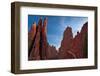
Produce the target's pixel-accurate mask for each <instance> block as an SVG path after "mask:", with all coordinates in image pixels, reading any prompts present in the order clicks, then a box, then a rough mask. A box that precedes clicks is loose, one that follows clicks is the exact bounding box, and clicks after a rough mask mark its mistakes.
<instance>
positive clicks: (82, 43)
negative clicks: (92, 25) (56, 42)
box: [58, 23, 88, 59]
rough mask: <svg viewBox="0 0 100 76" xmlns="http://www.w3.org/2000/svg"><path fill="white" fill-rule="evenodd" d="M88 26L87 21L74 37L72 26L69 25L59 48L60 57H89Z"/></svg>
mask: <svg viewBox="0 0 100 76" xmlns="http://www.w3.org/2000/svg"><path fill="white" fill-rule="evenodd" d="M87 27H88V23H85V24H84V25H83V27H82V29H81V32H77V35H76V36H75V37H74V38H73V34H72V29H71V27H67V29H66V30H65V31H64V35H63V40H62V42H61V47H60V48H59V55H58V56H59V58H62V59H71V58H87V38H88V37H87V30H88V29H87Z"/></svg>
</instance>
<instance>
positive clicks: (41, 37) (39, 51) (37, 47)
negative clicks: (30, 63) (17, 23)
mask: <svg viewBox="0 0 100 76" xmlns="http://www.w3.org/2000/svg"><path fill="white" fill-rule="evenodd" d="M35 26H36V23H34V24H33V26H32V28H31V30H30V32H29V35H28V36H29V38H28V39H29V40H28V43H29V44H28V46H29V47H28V50H29V55H28V59H29V60H45V59H55V58H57V55H58V54H57V51H56V48H55V47H53V46H50V45H49V44H48V42H47V18H45V19H44V22H43V25H42V18H40V20H39V22H38V25H37V26H36V27H35ZM33 35H34V36H33ZM30 45H31V46H30Z"/></svg>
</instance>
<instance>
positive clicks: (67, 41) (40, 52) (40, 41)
mask: <svg viewBox="0 0 100 76" xmlns="http://www.w3.org/2000/svg"><path fill="white" fill-rule="evenodd" d="M47 21H48V19H47V18H45V19H44V21H42V18H40V20H39V22H38V24H37V25H36V23H35V22H34V23H33V24H32V27H31V29H30V31H29V33H28V60H50V59H73V58H87V57H88V53H87V51H88V50H87V49H88V48H87V40H88V39H87V38H88V36H87V35H88V34H87V32H88V22H86V23H85V24H84V25H83V27H82V29H81V31H80V32H77V35H76V36H75V37H73V33H72V28H71V27H69V26H68V27H67V28H66V29H65V31H64V34H63V39H62V41H61V46H60V48H59V49H58V50H56V48H55V46H53V45H52V46H51V45H49V43H48V40H47Z"/></svg>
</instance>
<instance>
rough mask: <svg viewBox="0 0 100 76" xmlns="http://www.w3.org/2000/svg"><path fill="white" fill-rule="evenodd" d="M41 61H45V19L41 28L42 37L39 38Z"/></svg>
mask: <svg viewBox="0 0 100 76" xmlns="http://www.w3.org/2000/svg"><path fill="white" fill-rule="evenodd" d="M41 38H42V39H41V40H42V42H41V46H42V49H41V53H40V54H41V59H46V52H47V18H45V19H44V22H43V27H42V36H41Z"/></svg>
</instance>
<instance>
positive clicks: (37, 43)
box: [29, 18, 42, 60]
mask: <svg viewBox="0 0 100 76" xmlns="http://www.w3.org/2000/svg"><path fill="white" fill-rule="evenodd" d="M41 29H42V18H40V19H39V22H38V25H37V31H36V36H35V39H34V42H33V45H32V50H31V53H30V55H29V60H40V59H41V57H40V51H41V31H42V30H41Z"/></svg>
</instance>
